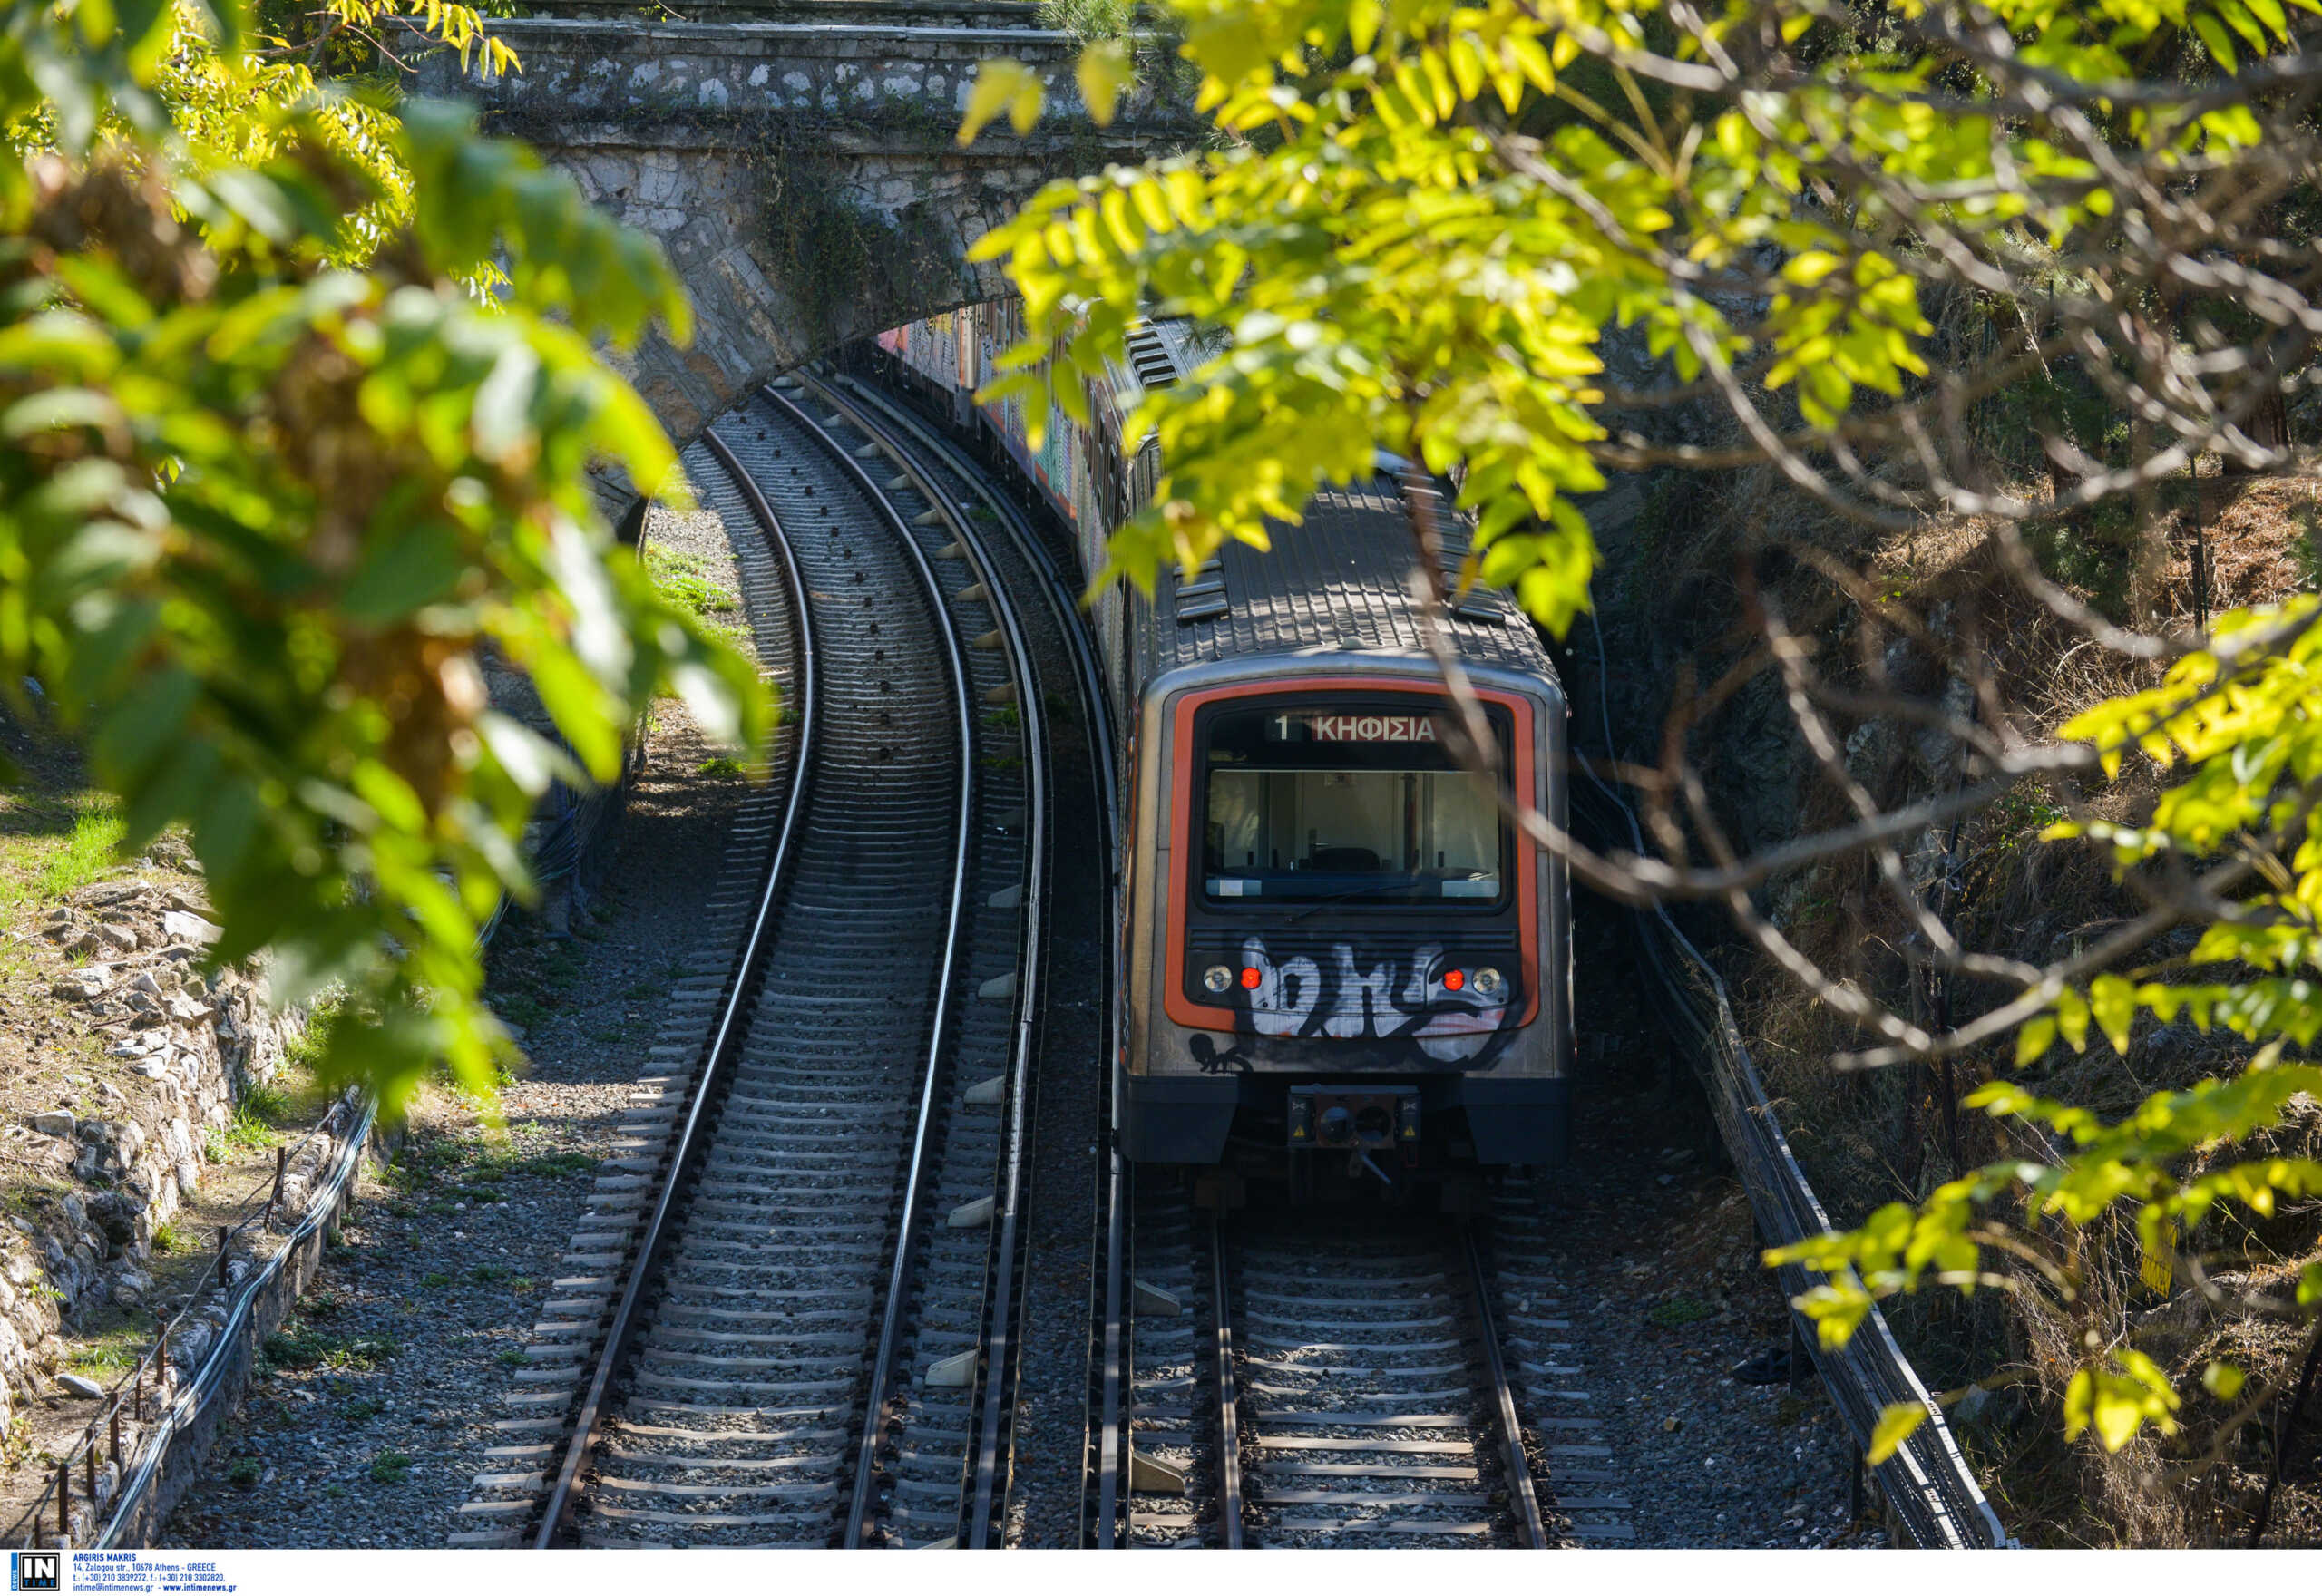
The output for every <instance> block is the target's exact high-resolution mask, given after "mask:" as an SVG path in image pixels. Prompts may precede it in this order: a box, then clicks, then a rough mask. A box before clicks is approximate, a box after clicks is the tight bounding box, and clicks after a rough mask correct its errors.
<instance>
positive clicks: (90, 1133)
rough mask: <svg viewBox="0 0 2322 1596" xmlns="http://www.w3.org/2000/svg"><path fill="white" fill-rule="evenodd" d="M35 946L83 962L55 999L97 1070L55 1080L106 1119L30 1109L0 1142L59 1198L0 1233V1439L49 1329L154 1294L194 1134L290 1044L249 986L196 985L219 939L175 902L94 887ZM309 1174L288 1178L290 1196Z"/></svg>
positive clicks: (286, 1020)
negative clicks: (82, 1027) (95, 1058)
mask: <svg viewBox="0 0 2322 1596" xmlns="http://www.w3.org/2000/svg"><path fill="white" fill-rule="evenodd" d="M44 935H45V936H46V938H47V939H48V940H50V941H52V942H54V943H56V944H57V945H58V946H59V947H60V949H62V950H63V951H64V952H65V953H66V954H67V955H68V956H70V957H73V958H77V959H83V960H84V961H85V962H83V963H81V964H79V965H77V966H76V967H74V968H73V969H72V970H71V972H70V973H69V974H67V975H66V976H65V977H64V978H63V979H60V980H58V981H57V982H55V983H54V986H53V988H51V990H52V993H53V995H54V997H55V998H58V999H60V1000H61V1001H63V1003H64V1004H66V1005H68V1006H69V1007H71V1008H72V1009H73V1011H74V1012H75V1015H76V1017H78V1018H79V1019H81V1020H82V1021H83V1023H85V1024H86V1025H88V1026H89V1027H91V1028H93V1030H95V1031H96V1032H97V1034H98V1035H99V1036H100V1037H101V1038H102V1039H104V1043H105V1051H104V1061H103V1062H104V1066H106V1067H104V1068H102V1069H93V1070H92V1072H91V1074H90V1075H87V1076H83V1075H68V1076H67V1079H68V1081H74V1082H80V1083H82V1085H81V1087H80V1089H79V1092H78V1095H80V1096H82V1097H83V1098H84V1099H85V1098H88V1097H91V1096H93V1098H94V1099H95V1100H96V1101H97V1102H99V1103H101V1104H102V1105H103V1106H102V1109H101V1110H100V1111H99V1112H97V1113H95V1114H75V1113H74V1112H73V1111H72V1110H71V1109H67V1108H62V1107H58V1108H49V1109H44V1110H41V1111H38V1112H34V1113H32V1114H28V1115H26V1116H25V1118H24V1123H23V1124H18V1125H14V1126H10V1127H8V1128H7V1130H6V1132H5V1134H6V1135H7V1136H8V1137H9V1138H10V1139H11V1140H12V1141H17V1142H22V1143H24V1146H23V1148H21V1149H20V1150H19V1154H20V1157H19V1162H29V1163H31V1164H32V1166H33V1168H34V1171H35V1172H36V1173H37V1174H39V1175H41V1176H44V1177H45V1182H47V1183H50V1184H53V1185H56V1186H62V1187H63V1188H64V1195H63V1197H62V1199H61V1200H60V1201H58V1202H54V1203H53V1204H50V1203H43V1204H39V1205H30V1204H17V1205H15V1206H14V1207H13V1209H12V1211H11V1212H9V1214H8V1217H7V1223H6V1225H5V1226H4V1227H0V1430H5V1428H6V1427H7V1426H8V1425H9V1424H10V1423H11V1422H12V1421H13V1420H14V1418H15V1415H16V1413H17V1411H18V1410H19V1408H20V1407H21V1406H22V1405H24V1403H25V1402H27V1401H29V1400H31V1399H32V1398H33V1397H34V1396H36V1395H39V1394H40V1392H41V1387H42V1384H43V1382H44V1380H45V1379H47V1378H48V1377H53V1376H54V1374H55V1373H56V1369H57V1360H58V1354H59V1339H58V1334H57V1332H58V1329H59V1327H60V1325H61V1324H63V1322H64V1321H65V1320H66V1319H70V1318H72V1317H73V1316H74V1315H76V1314H77V1313H78V1312H79V1311H80V1310H81V1309H83V1308H84V1307H86V1306H89V1305H90V1304H91V1303H92V1302H93V1301H96V1300H100V1299H111V1300H112V1301H114V1302H116V1303H118V1304H120V1305H121V1306H122V1307H129V1306H132V1305H135V1304H137V1303H138V1302H139V1301H140V1300H141V1299H142V1297H143V1296H144V1294H145V1293H146V1292H147V1291H148V1290H150V1289H151V1286H152V1278H151V1275H150V1274H149V1273H148V1272H147V1271H146V1270H145V1268H144V1267H143V1266H144V1265H145V1263H146V1262H147V1260H149V1259H150V1258H151V1252H152V1245H153V1238H154V1234H155V1232H156V1231H159V1230H160V1229H161V1227H162V1226H163V1225H165V1224H167V1223H168V1222H169V1221H170V1219H171V1216H172V1215H173V1214H175V1213H176V1212H177V1211H178V1208H179V1205H180V1203H181V1202H183V1201H184V1200H185V1199H186V1198H187V1197H188V1196H190V1194H191V1193H192V1192H194V1191H195V1190H196V1189H197V1188H198V1187H199V1186H200V1183H201V1180H202V1167H203V1163H204V1151H203V1148H204V1135H205V1132H207V1131H209V1130H211V1129H214V1128H217V1127H221V1126H223V1125H225V1124H227V1123H228V1122H229V1120H230V1119H231V1118H232V1116H233V1110H234V1104H235V1101H236V1099H237V1097H238V1096H239V1094H240V1093H241V1091H242V1090H243V1089H244V1088H245V1086H246V1085H248V1084H249V1083H251V1082H261V1081H268V1080H270V1079H272V1077H273V1076H274V1075H275V1074H276V1073H277V1072H278V1070H279V1069H280V1068H281V1067H282V1064H283V1061H284V1058H285V1056H286V1052H287V1049H288V1046H289V1045H290V1044H291V1043H292V1042H293V1041H295V1040H296V1038H297V1037H298V1035H299V1032H300V1023H299V1021H298V1018H297V1017H293V1016H278V1015H277V1014H275V1013H274V1012H273V1011H272V1009H271V1007H270V1006H269V1005H268V1001H267V998H266V994H265V989H264V987H263V984H262V982H261V981H260V980H259V979H258V978H254V977H252V976H250V975H249V974H247V973H245V972H242V971H239V970H224V971H220V972H217V973H214V974H210V975H204V974H203V973H202V971H201V970H200V956H201V953H202V950H203V949H204V948H206V947H207V946H208V945H209V944H210V942H212V941H214V940H216V939H217V936H218V929H217V927H215V926H214V925H212V924H210V921H209V920H207V919H206V918H204V907H203V905H201V904H200V902H199V901H198V900H193V899H190V898H189V897H187V896H185V895H184V894H182V893H180V892H179V891H174V890H169V891H165V890H158V889H156V888H154V887H152V886H151V885H150V884H149V883H147V882H145V881H138V880H126V881H102V882H98V883H96V884H94V885H92V886H88V887H84V888H83V889H81V890H79V891H77V892H75V893H74V894H73V897H72V899H71V900H70V902H69V903H68V904H67V906H65V907H63V908H60V909H58V910H55V911H54V914H53V915H52V916H51V918H50V920H49V921H48V923H47V925H46V927H45V928H44ZM26 1154H28V1155H29V1156H28V1158H27V1157H25V1156H24V1155H26ZM307 1162H311V1161H302V1163H307ZM310 1173H311V1172H310V1171H307V1170H304V1169H301V1170H298V1171H296V1172H294V1180H295V1181H297V1182H298V1183H299V1184H300V1186H301V1190H300V1191H299V1192H298V1193H297V1194H296V1195H297V1196H298V1197H303V1195H304V1192H303V1183H304V1181H305V1179H306V1178H307V1176H308V1175H310ZM290 1206H292V1207H293V1208H295V1207H296V1206H297V1203H296V1202H292V1203H291V1204H290Z"/></svg>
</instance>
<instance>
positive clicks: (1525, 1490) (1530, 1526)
mask: <svg viewBox="0 0 2322 1596" xmlns="http://www.w3.org/2000/svg"><path fill="white" fill-rule="evenodd" d="M1459 1251H1460V1253H1461V1255H1462V1256H1463V1257H1464V1258H1465V1259H1466V1260H1467V1264H1468V1270H1467V1273H1468V1293H1469V1295H1470V1296H1471V1297H1472V1298H1473V1299H1474V1303H1475V1314H1476V1328H1477V1331H1478V1335H1479V1336H1480V1338H1481V1340H1482V1344H1483V1361H1484V1377H1485V1378H1486V1379H1487V1380H1488V1381H1489V1382H1490V1384H1491V1393H1490V1396H1491V1406H1490V1408H1489V1410H1488V1414H1489V1417H1490V1420H1491V1422H1492V1424H1493V1425H1494V1426H1496V1427H1497V1428H1498V1431H1499V1448H1500V1464H1501V1466H1502V1467H1503V1468H1504V1469H1505V1470H1506V1472H1507V1506H1508V1511H1509V1513H1511V1514H1512V1515H1513V1516H1514V1517H1515V1520H1516V1533H1517V1534H1518V1535H1520V1536H1522V1537H1523V1540H1524V1543H1525V1545H1527V1546H1528V1547H1530V1548H1532V1549H1533V1550H1535V1551H1538V1552H1545V1551H1546V1550H1547V1549H1548V1548H1549V1546H1550V1544H1551V1542H1549V1540H1548V1531H1547V1525H1546V1523H1545V1522H1544V1521H1543V1519H1542V1518H1541V1516H1540V1493H1539V1491H1538V1489H1537V1487H1536V1486H1535V1485H1534V1484H1533V1483H1532V1465H1531V1460H1530V1459H1528V1458H1527V1457H1526V1456H1525V1455H1524V1423H1523V1420H1522V1419H1521V1418H1520V1417H1518V1416H1517V1412H1516V1391H1515V1387H1513V1385H1512V1384H1511V1383H1510V1382H1509V1380H1508V1377H1507V1353H1506V1350H1505V1349H1504V1348H1503V1347H1502V1345H1501V1342H1500V1338H1499V1321H1498V1319H1497V1318H1496V1317H1494V1315H1493V1313H1492V1310H1491V1279H1490V1277H1489V1276H1488V1274H1487V1273H1486V1272H1485V1270H1484V1255H1483V1249H1482V1248H1480V1247H1478V1245H1477V1244H1476V1227H1475V1226H1474V1225H1473V1224H1463V1225H1461V1226H1460V1227H1459Z"/></svg>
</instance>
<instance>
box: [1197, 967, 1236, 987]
mask: <svg viewBox="0 0 2322 1596" xmlns="http://www.w3.org/2000/svg"><path fill="white" fill-rule="evenodd" d="M1201 984H1202V985H1203V986H1205V987H1206V988H1209V990H1211V991H1213V992H1223V991H1224V990H1225V989H1226V988H1229V987H1231V986H1233V984H1234V972H1233V971H1232V970H1230V969H1227V968H1225V967H1224V965H1222V964H1213V965H1211V966H1210V967H1209V968H1207V969H1205V970H1204V971H1202V972H1201Z"/></svg>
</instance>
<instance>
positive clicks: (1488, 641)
mask: <svg viewBox="0 0 2322 1596" xmlns="http://www.w3.org/2000/svg"><path fill="white" fill-rule="evenodd" d="M1420 491H1435V490H1432V489H1421V490H1420ZM1400 495H1401V489H1400V485H1399V484H1398V483H1397V482H1395V481H1394V480H1393V479H1391V478H1390V477H1388V476H1386V475H1383V474H1382V475H1381V476H1379V477H1376V478H1374V479H1372V480H1371V482H1367V483H1364V484H1362V485H1361V486H1359V487H1345V488H1332V489H1327V490H1325V491H1322V493H1319V494H1317V495H1316V496H1315V499H1314V501H1313V502H1312V504H1311V505H1310V506H1309V507H1308V509H1307V512H1306V519H1305V521H1302V523H1300V524H1299V525H1296V526H1291V525H1287V524H1285V523H1283V522H1280V521H1275V522H1272V523H1270V524H1269V526H1268V529H1267V530H1268V532H1269V534H1270V536H1271V537H1272V539H1273V550H1272V551H1270V552H1261V551H1260V550H1255V549H1252V548H1250V547H1249V546H1247V545H1246V544H1243V543H1228V544H1227V545H1226V546H1225V547H1224V549H1223V550H1221V551H1220V557H1219V558H1218V559H1216V560H1213V561H1212V562H1211V563H1210V564H1209V565H1208V566H1205V568H1203V569H1202V570H1201V571H1199V572H1197V573H1195V575H1194V576H1193V577H1191V578H1187V577H1186V576H1185V575H1184V574H1183V573H1182V572H1180V571H1179V570H1177V569H1176V568H1175V567H1171V568H1169V569H1166V570H1165V571H1164V572H1163V573H1162V574H1161V576H1160V578H1159V579H1158V581H1157V582H1156V586H1155V589H1154V595H1153V602H1152V603H1151V604H1150V605H1144V604H1139V605H1137V606H1136V607H1135V608H1136V610H1137V620H1136V623H1135V624H1136V626H1137V628H1138V629H1139V630H1140V632H1141V633H1142V634H1143V635H1142V638H1141V642H1142V646H1143V652H1144V654H1145V657H1146V661H1147V664H1148V666H1149V668H1150V672H1151V676H1159V675H1161V674H1162V673H1164V672H1166V671H1169V670H1174V669H1176V667H1180V666H1185V665H1195V664H1199V663H1204V662H1206V661H1210V660H1217V659H1227V658H1234V657H1240V656H1244V655H1265V654H1291V653H1298V652H1301V651H1307V650H1313V649H1333V648H1338V649H1348V650H1369V651H1386V652H1392V653H1405V654H1414V655H1420V656H1424V655H1425V653H1426V647H1425V645H1424V644H1423V643H1422V642H1421V641H1420V632H1419V619H1418V616H1417V614H1416V613H1415V611H1414V609H1413V607H1412V604H1411V599H1410V589H1409V587H1408V583H1409V581H1410V577H1411V575H1412V573H1413V572H1414V571H1415V570H1416V569H1417V567H1418V564H1419V554H1418V550H1417V548H1416V547H1415V546H1414V544H1413V542H1412V539H1411V532H1410V520H1409V517H1408V514H1407V512H1406V511H1405V509H1404V507H1403V503H1402V501H1401V496H1400ZM1437 522H1438V525H1439V526H1440V527H1441V528H1442V530H1443V540H1444V550H1443V552H1444V562H1445V565H1446V566H1447V568H1448V569H1449V573H1450V574H1449V579H1448V580H1447V582H1446V584H1445V586H1446V588H1447V589H1454V588H1456V586H1457V582H1458V572H1459V564H1460V562H1461V561H1462V560H1465V559H1466V558H1467V555H1468V528H1467V526H1466V524H1465V522H1464V521H1463V519H1462V518H1461V517H1460V516H1459V514H1458V513H1457V512H1456V511H1452V510H1451V509H1450V507H1449V504H1448V503H1444V504H1442V505H1441V512H1440V513H1439V515H1438V517H1437ZM1445 620H1446V623H1447V626H1448V629H1449V633H1450V636H1451V641H1452V646H1453V647H1454V648H1455V649H1456V650H1457V652H1458V653H1459V657H1460V658H1462V659H1464V660H1466V661H1467V662H1468V664H1471V665H1481V666H1498V667H1503V668H1506V669H1509V670H1515V671H1520V672H1523V673H1526V674H1527V675H1534V676H1546V677H1547V678H1548V679H1550V680H1554V679H1555V677H1556V670H1555V667H1554V666H1553V665H1551V664H1550V663H1549V660H1548V654H1547V650H1546V647H1543V646H1542V644H1541V642H1540V638H1539V635H1538V634H1537V632H1535V631H1534V630H1533V628H1532V623H1531V621H1530V620H1529V618H1527V617H1526V616H1525V615H1524V614H1523V613H1522V612H1521V611H1519V610H1518V609H1517V608H1516V607H1515V605H1514V604H1512V603H1511V602H1510V601H1509V599H1508V598H1507V595H1506V594H1505V593H1501V592H1498V591H1496V590H1492V589H1485V588H1482V587H1478V588H1476V589H1471V590H1470V591H1469V592H1468V595H1467V596H1466V598H1465V599H1460V600H1459V601H1458V602H1457V604H1456V607H1455V608H1453V609H1451V610H1450V611H1449V612H1448V613H1447V614H1446V616H1445ZM1147 679H1148V680H1149V679H1150V676H1148V678H1147Z"/></svg>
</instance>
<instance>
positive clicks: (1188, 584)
mask: <svg viewBox="0 0 2322 1596" xmlns="http://www.w3.org/2000/svg"><path fill="white" fill-rule="evenodd" d="M1229 608H1232V606H1230V605H1228V604H1227V603H1226V601H1225V568H1224V566H1223V565H1221V564H1219V563H1218V559H1217V556H1216V555H1215V554H1213V555H1211V556H1210V557H1209V558H1208V559H1207V560H1204V561H1202V564H1201V569H1198V570H1196V571H1195V572H1194V574H1193V576H1192V577H1191V578H1190V579H1186V580H1185V581H1184V582H1183V583H1181V585H1180V586H1179V587H1178V589H1177V624H1178V625H1179V626H1181V627H1189V626H1191V625H1193V624H1194V623H1195V621H1199V620H1215V619H1216V618H1218V617H1219V616H1222V615H1224V613H1225V612H1226V610H1227V609H1229Z"/></svg>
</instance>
